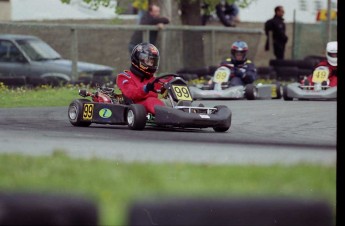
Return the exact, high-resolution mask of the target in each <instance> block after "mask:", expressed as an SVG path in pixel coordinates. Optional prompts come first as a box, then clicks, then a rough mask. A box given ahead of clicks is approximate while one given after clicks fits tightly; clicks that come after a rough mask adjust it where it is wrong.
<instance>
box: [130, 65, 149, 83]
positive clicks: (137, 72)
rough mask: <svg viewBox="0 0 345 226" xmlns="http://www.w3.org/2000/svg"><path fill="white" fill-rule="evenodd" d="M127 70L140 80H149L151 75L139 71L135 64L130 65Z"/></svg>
mask: <svg viewBox="0 0 345 226" xmlns="http://www.w3.org/2000/svg"><path fill="white" fill-rule="evenodd" d="M129 70H130V71H131V72H133V73H134V74H135V75H137V76H139V77H141V78H142V80H143V79H149V78H151V75H150V74H149V73H145V72H144V71H142V70H140V69H139V68H138V66H136V65H135V64H132V65H131V67H130V68H129Z"/></svg>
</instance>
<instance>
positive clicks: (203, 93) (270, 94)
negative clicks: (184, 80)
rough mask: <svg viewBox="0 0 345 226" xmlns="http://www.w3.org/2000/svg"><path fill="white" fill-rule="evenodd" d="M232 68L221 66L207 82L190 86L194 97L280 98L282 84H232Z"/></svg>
mask: <svg viewBox="0 0 345 226" xmlns="http://www.w3.org/2000/svg"><path fill="white" fill-rule="evenodd" d="M230 75H231V69H229V68H228V67H225V66H221V67H219V68H218V69H217V70H216V71H215V72H214V74H213V77H212V79H211V80H210V82H209V83H207V84H201V85H199V86H190V87H189V89H190V91H191V94H192V96H193V98H194V99H195V100H196V99H247V100H255V99H280V98H281V97H282V95H281V86H280V84H279V83H276V84H261V83H259V84H258V85H254V84H247V85H245V86H241V85H239V86H230V85H229V79H230Z"/></svg>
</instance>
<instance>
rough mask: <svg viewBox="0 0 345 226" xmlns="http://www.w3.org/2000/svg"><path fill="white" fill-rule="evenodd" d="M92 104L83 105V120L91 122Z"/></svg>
mask: <svg viewBox="0 0 345 226" xmlns="http://www.w3.org/2000/svg"><path fill="white" fill-rule="evenodd" d="M93 106H94V105H93V104H84V111H83V120H89V121H90V120H91V119H92V116H93Z"/></svg>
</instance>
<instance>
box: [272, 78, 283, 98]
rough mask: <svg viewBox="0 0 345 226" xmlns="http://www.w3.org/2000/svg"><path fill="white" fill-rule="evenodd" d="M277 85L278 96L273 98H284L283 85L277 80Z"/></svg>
mask: <svg viewBox="0 0 345 226" xmlns="http://www.w3.org/2000/svg"><path fill="white" fill-rule="evenodd" d="M275 85H276V95H277V96H276V97H275V98H273V99H281V98H282V92H283V90H282V89H283V88H282V85H281V84H280V82H276V83H275Z"/></svg>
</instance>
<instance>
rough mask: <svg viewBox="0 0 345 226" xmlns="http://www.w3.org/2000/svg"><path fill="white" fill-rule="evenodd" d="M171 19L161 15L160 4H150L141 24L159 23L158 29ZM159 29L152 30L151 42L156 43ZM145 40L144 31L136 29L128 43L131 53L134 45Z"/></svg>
mask: <svg viewBox="0 0 345 226" xmlns="http://www.w3.org/2000/svg"><path fill="white" fill-rule="evenodd" d="M169 23H170V21H169V19H168V18H166V17H161V16H160V7H159V6H158V5H154V4H152V5H150V6H149V8H148V11H147V12H146V14H145V15H144V16H143V17H142V18H141V20H140V24H142V25H157V27H158V29H163V28H164V25H165V24H169ZM157 36H158V31H150V40H149V43H151V44H153V45H156V41H157ZM142 42H143V31H140V30H138V31H135V32H134V33H133V35H132V38H131V40H130V42H129V45H128V50H129V53H130V54H131V53H132V50H133V48H134V46H136V45H137V44H139V43H142Z"/></svg>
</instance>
